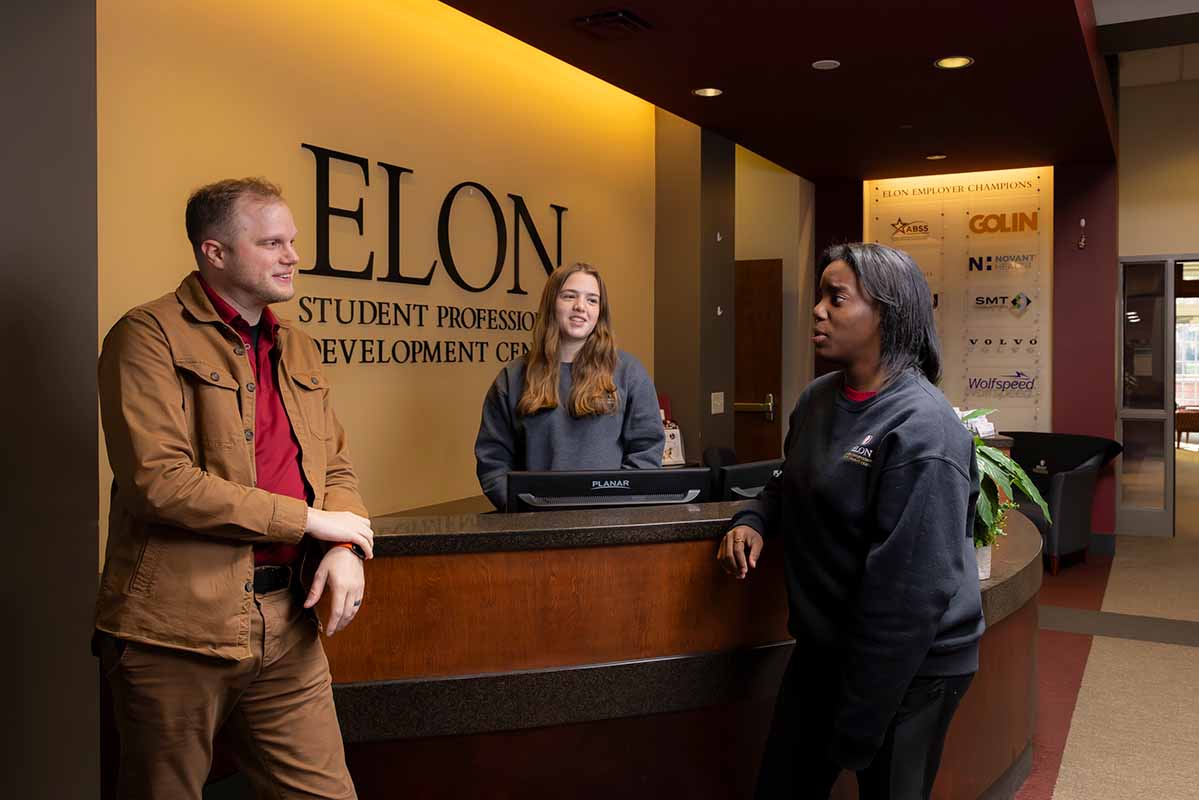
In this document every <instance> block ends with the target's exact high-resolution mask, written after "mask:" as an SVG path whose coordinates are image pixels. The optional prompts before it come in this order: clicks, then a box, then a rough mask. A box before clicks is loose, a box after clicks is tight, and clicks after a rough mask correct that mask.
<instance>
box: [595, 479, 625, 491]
mask: <svg viewBox="0 0 1199 800" xmlns="http://www.w3.org/2000/svg"><path fill="white" fill-rule="evenodd" d="M628 488H629V482H628V481H592V482H591V491H593V492H598V491H602V490H604V489H626V490H627V489H628Z"/></svg>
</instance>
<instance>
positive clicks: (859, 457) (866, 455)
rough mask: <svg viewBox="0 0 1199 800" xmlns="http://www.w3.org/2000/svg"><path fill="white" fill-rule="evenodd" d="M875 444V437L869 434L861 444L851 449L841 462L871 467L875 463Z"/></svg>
mask: <svg viewBox="0 0 1199 800" xmlns="http://www.w3.org/2000/svg"><path fill="white" fill-rule="evenodd" d="M873 442H874V437H873V436H871V435H869V434H868V435H867V436H866V438H864V439H862V443H861V444H855V445H854V446H853V447H851V448H849V450H848V451H847V452H846V453H845V455H843V456H841V460H842V461H848V462H849V463H851V464H857V465H859V466H862V467H868V466H870V465H871V464H873V463H874V448H873V447H872V446H871V444H872V443H873Z"/></svg>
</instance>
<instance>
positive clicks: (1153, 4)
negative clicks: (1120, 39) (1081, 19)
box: [1094, 0, 1199, 25]
mask: <svg viewBox="0 0 1199 800" xmlns="http://www.w3.org/2000/svg"><path fill="white" fill-rule="evenodd" d="M1094 5H1095V22H1096V23H1097V24H1099V25H1115V24H1117V23H1120V22H1136V21H1137V20H1141V19H1156V18H1157V17H1173V16H1175V15H1177V14H1196V13H1199V0H1094Z"/></svg>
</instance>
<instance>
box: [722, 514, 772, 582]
mask: <svg viewBox="0 0 1199 800" xmlns="http://www.w3.org/2000/svg"><path fill="white" fill-rule="evenodd" d="M761 554H762V534H760V533H758V532H757V531H755V530H754V529H753V528H751V527H749V526H748V525H738V526H737V527H735V528H733V529H732V530H730V531H729V532H728V533H726V534H725V535H724V539H723V540H721V542H720V547H719V549H717V551H716V560H717V561H719V562H720V566H722V567H724V571H725V572H727V573H728V574H730V575H732V576H733V577H734V578H737V579H738V580H741V579H744V578H745V576H746V575H748V574H749V571H750V570H751V569H753V568H754V567H756V566H758V556H760V555H761Z"/></svg>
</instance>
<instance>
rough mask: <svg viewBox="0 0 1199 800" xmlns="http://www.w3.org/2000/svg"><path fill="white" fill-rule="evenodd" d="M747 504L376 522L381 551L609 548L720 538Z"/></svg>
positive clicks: (398, 517)
mask: <svg viewBox="0 0 1199 800" xmlns="http://www.w3.org/2000/svg"><path fill="white" fill-rule="evenodd" d="M463 505H469V502H465V503H463ZM741 505H742V503H739V502H738V503H689V504H686V505H676V506H642V507H633V508H612V509H589V510H584V511H540V512H528V513H522V514H496V513H478V512H466V513H459V514H437V515H432V514H430V515H420V516H413V515H410V514H409V513H406V512H401V513H399V514H388V515H386V516H382V517H375V518H373V519H372V520H371V526H372V527H373V528H374V531H375V555H376V556H407V555H433V554H449V553H488V552H496V551H515V550H550V549H557V548H563V547H606V546H612V545H622V544H655V543H661V542H685V541H695V540H701V539H712V540H715V539H717V538H719V537H720V536H722V535H724V532H725V531H726V530H728V523H729V519H730V518H731V517H732V515H733V513H734V512H735V511H736V510H737V509H738V508H740V507H741Z"/></svg>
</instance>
